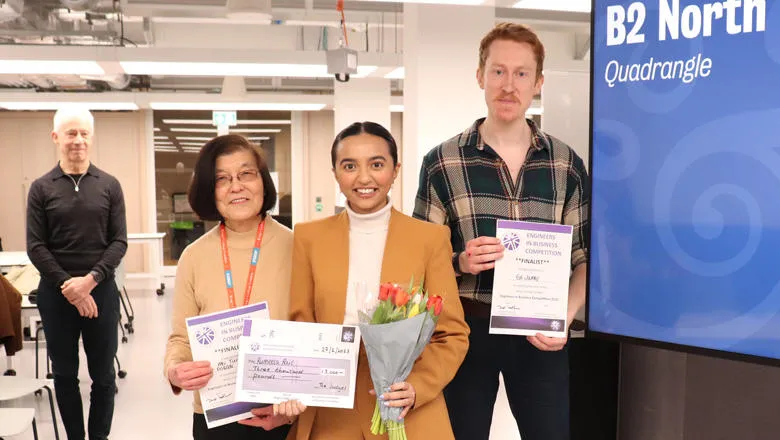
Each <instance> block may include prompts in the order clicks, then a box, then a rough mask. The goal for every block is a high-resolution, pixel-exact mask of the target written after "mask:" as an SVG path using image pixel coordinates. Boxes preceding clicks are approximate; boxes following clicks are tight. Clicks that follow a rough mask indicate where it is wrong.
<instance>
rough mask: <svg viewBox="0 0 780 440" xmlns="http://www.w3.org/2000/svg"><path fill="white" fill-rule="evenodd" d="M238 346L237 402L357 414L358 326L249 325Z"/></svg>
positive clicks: (275, 323) (289, 323)
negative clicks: (288, 403)
mask: <svg viewBox="0 0 780 440" xmlns="http://www.w3.org/2000/svg"><path fill="white" fill-rule="evenodd" d="M243 335H244V336H242V337H241V339H240V342H239V355H238V376H237V380H236V390H237V391H236V397H237V398H238V399H239V400H241V401H245V402H259V403H269V404H276V403H282V402H286V401H288V400H298V401H300V402H301V403H303V404H304V405H306V406H319V407H331V408H352V407H353V405H354V398H355V379H356V377H357V361H358V353H359V350H360V329H359V328H358V327H356V326H343V325H337V324H315V323H309V322H294V321H270V320H269V321H266V320H247V321H246V324H245V328H244V333H243Z"/></svg>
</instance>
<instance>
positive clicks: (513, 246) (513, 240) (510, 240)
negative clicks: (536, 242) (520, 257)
mask: <svg viewBox="0 0 780 440" xmlns="http://www.w3.org/2000/svg"><path fill="white" fill-rule="evenodd" d="M501 243H503V244H504V247H505V248H507V249H509V250H510V251H514V250H517V248H519V247H520V237H518V236H517V234H515V233H514V232H510V233H509V234H506V235H504V238H502V239H501Z"/></svg>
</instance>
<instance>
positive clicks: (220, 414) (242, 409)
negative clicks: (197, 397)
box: [206, 402, 270, 422]
mask: <svg viewBox="0 0 780 440" xmlns="http://www.w3.org/2000/svg"><path fill="white" fill-rule="evenodd" d="M268 405H270V404H268V403H252V402H233V403H229V404H227V405H223V406H220V407H217V408H211V409H208V410H206V417H208V419H209V421H211V422H215V421H217V420H223V419H228V418H230V417H235V416H237V415H239V414H244V413H247V412H249V411H251V410H252V408H263V407H266V406H268ZM249 417H251V415H250V416H247V418H249Z"/></svg>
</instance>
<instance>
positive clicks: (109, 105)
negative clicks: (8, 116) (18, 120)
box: [0, 101, 138, 110]
mask: <svg viewBox="0 0 780 440" xmlns="http://www.w3.org/2000/svg"><path fill="white" fill-rule="evenodd" d="M64 106H76V107H82V108H86V109H88V110H138V106H137V105H136V104H135V103H133V102H64V101H63V102H38V101H21V102H0V107H2V108H4V109H8V110H58V109H60V108H62V107H64Z"/></svg>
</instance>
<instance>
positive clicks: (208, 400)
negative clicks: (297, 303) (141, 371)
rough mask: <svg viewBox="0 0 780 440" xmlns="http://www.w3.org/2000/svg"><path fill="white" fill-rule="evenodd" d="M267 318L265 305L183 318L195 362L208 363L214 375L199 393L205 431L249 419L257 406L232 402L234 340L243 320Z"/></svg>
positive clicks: (234, 366) (233, 391) (235, 349)
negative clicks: (185, 320)
mask: <svg viewBox="0 0 780 440" xmlns="http://www.w3.org/2000/svg"><path fill="white" fill-rule="evenodd" d="M268 318H269V314H268V304H267V303H266V302H262V303H258V304H252V305H249V306H245V307H239V308H235V309H229V310H225V311H221V312H217V313H211V314H208V315H200V316H194V317H192V318H188V319H187V333H188V335H189V340H190V348H191V350H192V359H193V360H195V361H209V363H210V364H211V367H212V368H213V370H214V376H213V377H212V378H211V379H210V380H209V382H208V384H206V386H205V387H204V388H202V389H200V390H199V391H198V392H199V393H200V399H201V403H202V405H203V412H204V415H205V417H206V425H207V426H208V428H209V429H211V428H214V427H217V426H222V425H226V424H228V423H232V422H235V421H238V420H242V419H246V418H249V417H252V413H251V412H250V410H251V409H252V408H256V407H257V406H258V405H257V404H254V403H242V402H240V401H236V399H235V388H236V362H237V360H238V340H239V337H240V336H241V334H242V332H243V329H244V319H255V320H258V321H259V320H266V319H268Z"/></svg>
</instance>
